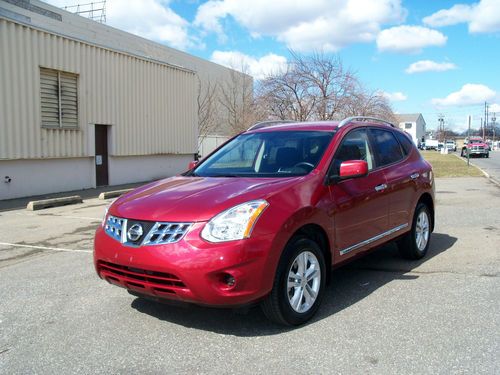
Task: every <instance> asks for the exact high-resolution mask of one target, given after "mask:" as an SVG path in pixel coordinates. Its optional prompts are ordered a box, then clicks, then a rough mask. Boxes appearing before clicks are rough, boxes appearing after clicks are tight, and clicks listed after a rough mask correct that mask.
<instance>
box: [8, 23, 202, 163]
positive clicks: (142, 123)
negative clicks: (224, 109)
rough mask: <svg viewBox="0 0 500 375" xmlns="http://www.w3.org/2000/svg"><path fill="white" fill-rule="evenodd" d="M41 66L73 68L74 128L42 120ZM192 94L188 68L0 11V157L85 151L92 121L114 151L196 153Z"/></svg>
mask: <svg viewBox="0 0 500 375" xmlns="http://www.w3.org/2000/svg"><path fill="white" fill-rule="evenodd" d="M40 67H45V68H50V69H57V70H61V71H65V72H70V73H76V74H78V93H79V98H78V108H79V114H78V115H79V118H78V122H79V128H78V130H64V129H44V128H42V126H41V121H42V120H41V110H40ZM196 95H197V94H196V79H195V76H194V73H193V72H191V71H189V70H183V69H180V68H175V67H172V66H169V65H166V64H165V65H164V64H160V63H157V62H152V61H148V60H146V59H141V58H138V57H135V56H131V55H126V54H124V53H118V52H114V51H111V50H108V49H105V48H101V47H97V46H92V45H90V44H86V43H82V42H78V41H74V40H71V39H68V38H65V37H61V36H57V35H53V34H50V33H47V32H44V31H40V30H36V29H33V28H30V27H27V26H24V25H20V24H17V23H14V22H11V21H8V20H5V19H1V18H0V159H29V158H52V157H81V156H91V155H92V152H93V133H92V132H91V129H92V127H91V126H89V125H90V124H103V125H112V126H111V129H112V130H111V139H112V145H111V150H110V151H111V154H112V155H117V156H121V155H152V154H189V153H194V152H195V151H196V148H197V126H198V119H197V110H196Z"/></svg>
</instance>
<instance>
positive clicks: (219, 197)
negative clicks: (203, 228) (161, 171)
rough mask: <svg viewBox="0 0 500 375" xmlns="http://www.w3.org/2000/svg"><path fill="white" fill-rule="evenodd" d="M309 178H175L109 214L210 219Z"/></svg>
mask: <svg viewBox="0 0 500 375" xmlns="http://www.w3.org/2000/svg"><path fill="white" fill-rule="evenodd" d="M303 178H305V177H303V176H302V177H289V178H242V177H229V178H226V177H183V176H178V177H171V178H167V179H165V180H160V181H157V182H154V183H151V184H148V185H145V186H142V187H140V188H138V189H135V190H133V191H131V192H129V193H127V194H126V195H123V196H121V197H120V198H118V199H117V200H116V201H115V202H114V203H113V204H112V205H111V207H110V209H109V213H110V214H111V215H115V216H118V217H124V218H128V219H136V220H149V221H173V222H196V221H207V220H209V219H210V218H212V217H213V216H215V215H217V214H218V213H220V212H221V211H223V210H225V209H227V208H230V207H232V206H234V205H237V204H240V203H244V202H247V201H250V200H254V199H267V198H269V197H270V196H271V195H274V194H277V193H279V192H280V191H282V190H283V189H286V188H289V187H290V186H291V185H294V181H295V182H298V181H300V180H302V179H303Z"/></svg>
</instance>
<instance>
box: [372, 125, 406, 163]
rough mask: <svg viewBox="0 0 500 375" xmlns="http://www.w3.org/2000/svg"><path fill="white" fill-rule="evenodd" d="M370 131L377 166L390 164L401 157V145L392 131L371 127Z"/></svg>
mask: <svg viewBox="0 0 500 375" xmlns="http://www.w3.org/2000/svg"><path fill="white" fill-rule="evenodd" d="M370 132H371V134H372V136H373V141H374V143H375V153H376V154H377V157H378V162H379V166H384V165H387V164H392V163H395V162H397V161H399V160H401V159H403V153H402V151H401V147H400V146H399V143H398V141H397V140H396V138H395V137H394V134H393V133H392V132H390V131H387V130H382V129H371V130H370Z"/></svg>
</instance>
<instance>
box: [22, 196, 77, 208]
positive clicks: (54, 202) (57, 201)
mask: <svg viewBox="0 0 500 375" xmlns="http://www.w3.org/2000/svg"><path fill="white" fill-rule="evenodd" d="M77 203H83V199H82V197H80V196H79V195H73V196H70V197H60V198H51V199H42V200H38V201H31V202H29V203H28V205H27V206H26V209H27V210H29V211H38V210H43V209H45V208H50V207H59V206H66V205H68V204H77Z"/></svg>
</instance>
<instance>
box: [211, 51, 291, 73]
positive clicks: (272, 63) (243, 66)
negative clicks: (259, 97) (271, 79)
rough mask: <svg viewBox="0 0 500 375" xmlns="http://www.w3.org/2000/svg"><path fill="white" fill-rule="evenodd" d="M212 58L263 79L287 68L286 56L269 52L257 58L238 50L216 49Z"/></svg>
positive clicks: (214, 60) (216, 61)
mask: <svg viewBox="0 0 500 375" xmlns="http://www.w3.org/2000/svg"><path fill="white" fill-rule="evenodd" d="M211 60H212V61H213V62H215V63H217V64H221V65H224V66H227V67H229V68H232V69H236V70H243V71H244V72H245V73H248V74H250V75H251V76H253V77H254V78H255V79H263V78H265V77H266V76H267V75H269V74H272V73H276V72H279V71H280V70H282V69H285V68H286V65H287V60H286V58H285V57H284V56H280V55H275V54H274V53H269V54H267V55H265V56H262V57H261V58H259V59H257V58H255V57H252V56H248V55H245V54H244V53H241V52H238V51H214V52H213V53H212V57H211Z"/></svg>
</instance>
